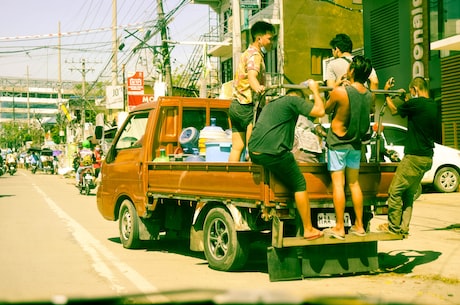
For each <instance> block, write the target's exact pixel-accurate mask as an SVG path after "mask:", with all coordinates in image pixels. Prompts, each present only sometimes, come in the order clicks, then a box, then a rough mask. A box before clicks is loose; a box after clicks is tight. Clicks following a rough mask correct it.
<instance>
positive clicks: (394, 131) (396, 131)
mask: <svg viewBox="0 0 460 305" xmlns="http://www.w3.org/2000/svg"><path fill="white" fill-rule="evenodd" d="M383 134H384V135H385V140H386V142H387V145H401V146H404V144H405V141H406V131H405V130H404V129H401V128H395V127H390V126H385V127H384V128H383Z"/></svg>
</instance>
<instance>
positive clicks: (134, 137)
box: [115, 112, 149, 149]
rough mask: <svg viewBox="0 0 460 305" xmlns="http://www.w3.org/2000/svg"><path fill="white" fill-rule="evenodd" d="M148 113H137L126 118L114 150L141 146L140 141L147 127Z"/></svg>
mask: <svg viewBox="0 0 460 305" xmlns="http://www.w3.org/2000/svg"><path fill="white" fill-rule="evenodd" d="M148 116H149V113H148V112H145V113H138V114H136V115H133V116H131V117H130V118H128V120H129V121H128V122H127V123H126V124H125V125H124V128H123V131H122V132H121V135H120V137H119V138H118V141H117V143H116V144H115V149H125V148H134V147H140V146H141V144H142V143H141V140H142V137H143V136H144V133H145V128H146V126H147V119H148Z"/></svg>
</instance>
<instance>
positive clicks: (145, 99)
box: [128, 94, 154, 109]
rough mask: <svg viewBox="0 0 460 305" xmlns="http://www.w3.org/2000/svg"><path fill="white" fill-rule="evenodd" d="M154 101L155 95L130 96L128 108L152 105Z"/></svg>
mask: <svg viewBox="0 0 460 305" xmlns="http://www.w3.org/2000/svg"><path fill="white" fill-rule="evenodd" d="M153 101H154V96H153V94H142V95H128V106H129V108H130V109H131V108H134V107H135V106H137V105H140V104H143V103H150V102H153Z"/></svg>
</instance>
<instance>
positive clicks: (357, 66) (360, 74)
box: [348, 55, 372, 84]
mask: <svg viewBox="0 0 460 305" xmlns="http://www.w3.org/2000/svg"><path fill="white" fill-rule="evenodd" d="M371 71H372V63H371V60H370V59H368V58H364V56H361V55H357V56H355V57H353V60H352V61H351V63H350V66H349V67H348V78H349V79H353V81H355V82H358V83H361V84H364V83H365V82H366V81H367V80H368V79H369V75H370V74H371Z"/></svg>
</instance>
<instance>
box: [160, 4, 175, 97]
mask: <svg viewBox="0 0 460 305" xmlns="http://www.w3.org/2000/svg"><path fill="white" fill-rule="evenodd" d="M157 2H158V23H159V24H160V28H161V40H162V47H161V49H162V52H161V54H162V55H163V71H164V73H165V78H166V95H167V96H168V95H171V94H172V77H171V60H170V58H169V46H168V43H167V40H168V32H167V31H166V22H165V16H164V12H163V2H162V0H157Z"/></svg>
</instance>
